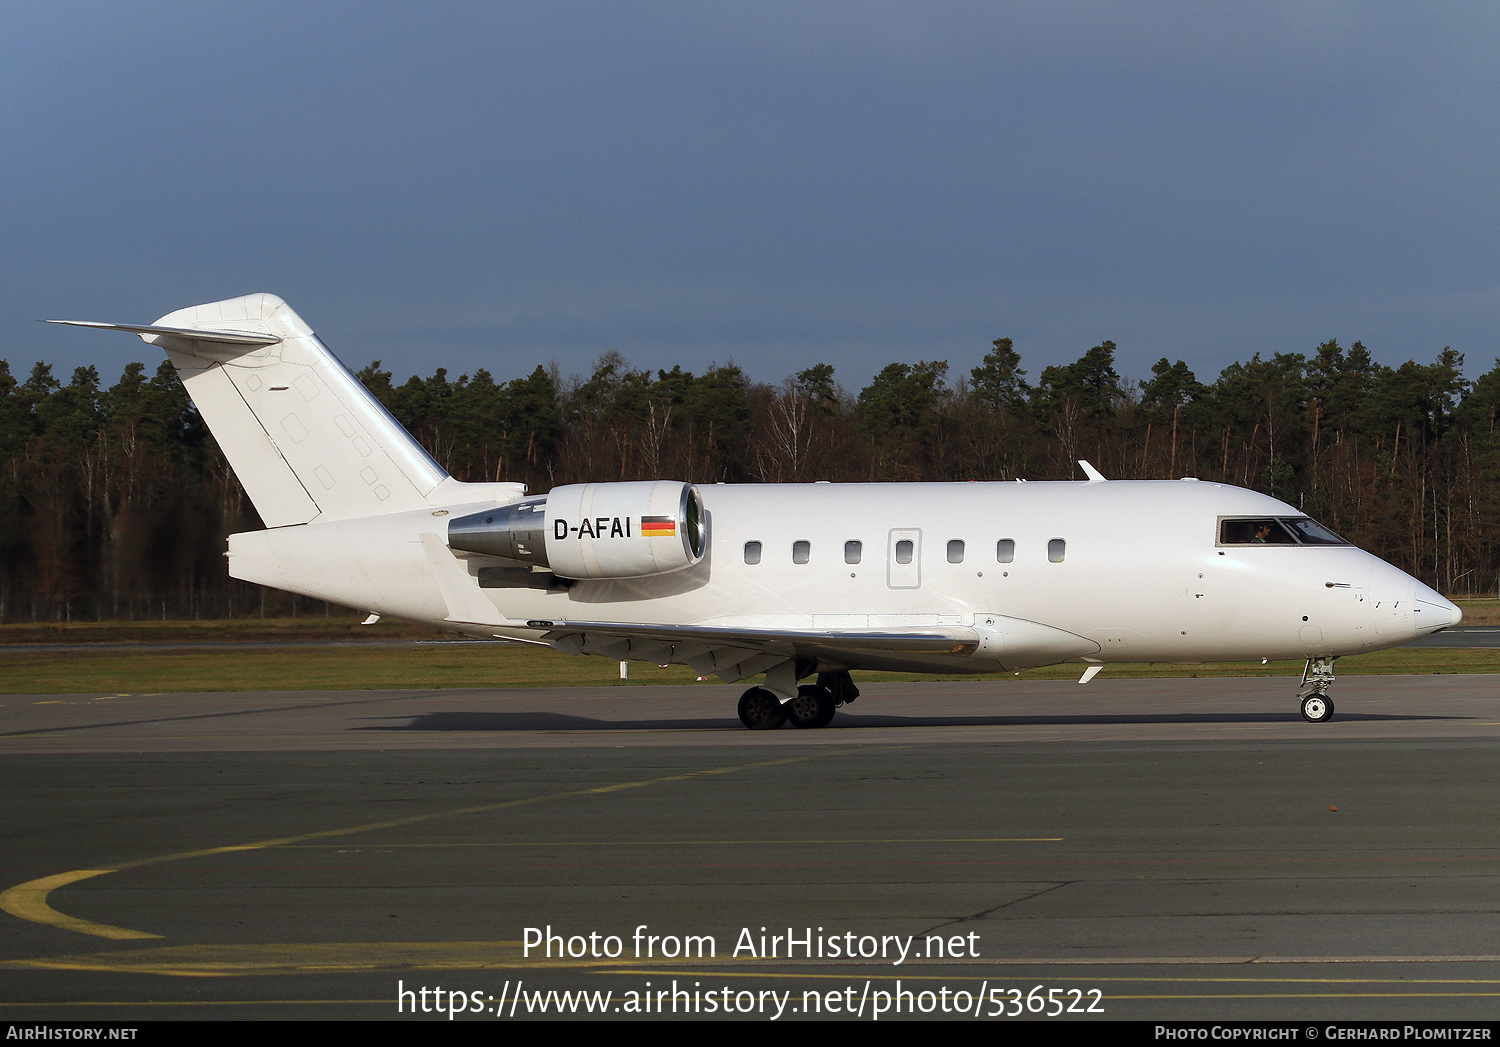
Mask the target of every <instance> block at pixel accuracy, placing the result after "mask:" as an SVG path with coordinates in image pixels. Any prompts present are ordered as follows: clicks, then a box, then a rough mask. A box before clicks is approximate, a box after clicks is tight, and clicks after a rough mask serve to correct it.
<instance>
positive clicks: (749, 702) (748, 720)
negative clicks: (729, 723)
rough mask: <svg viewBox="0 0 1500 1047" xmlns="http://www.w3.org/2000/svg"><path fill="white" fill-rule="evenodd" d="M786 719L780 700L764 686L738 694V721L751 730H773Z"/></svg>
mask: <svg viewBox="0 0 1500 1047" xmlns="http://www.w3.org/2000/svg"><path fill="white" fill-rule="evenodd" d="M785 719H786V712H785V711H784V710H783V709H782V707H781V700H780V699H779V698H777V697H776V696H775V695H774V694H772V693H771V692H770V691H768V690H766V689H765V688H764V687H752V688H750V689H749V690H748V691H746V692H745V693H744V694H742V695H740V723H742V724H744V725H745V726H746V727H748V728H750V730H752V731H774V730H776V728H778V727H780V726H781V722H782V721H783V720H785Z"/></svg>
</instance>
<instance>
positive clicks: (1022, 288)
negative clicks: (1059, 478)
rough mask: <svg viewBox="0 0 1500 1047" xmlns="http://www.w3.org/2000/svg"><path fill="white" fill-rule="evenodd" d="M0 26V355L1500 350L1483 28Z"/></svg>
mask: <svg viewBox="0 0 1500 1047" xmlns="http://www.w3.org/2000/svg"><path fill="white" fill-rule="evenodd" d="M0 14H3V23H0V24H3V25H4V27H5V31H4V32H3V33H0V87H3V97H4V99H5V105H4V106H3V108H0V150H3V153H4V156H3V159H4V162H3V163H0V186H3V190H4V201H5V206H4V211H3V225H0V242H3V243H4V247H5V249H4V253H3V256H0V257H3V272H0V357H4V358H7V359H9V360H10V362H11V366H12V369H13V370H15V371H17V372H19V373H21V374H24V373H25V372H26V371H27V370H28V369H29V368H30V365H31V362H32V361H33V360H36V359H47V360H49V361H52V362H53V363H54V364H55V366H56V370H57V372H58V373H59V376H60V377H62V378H64V379H65V380H66V377H67V375H68V373H69V372H70V371H71V369H72V368H73V367H75V366H77V365H79V364H83V363H90V362H92V363H96V364H98V365H99V367H100V371H101V373H102V374H103V376H104V378H105V380H106V381H111V382H112V381H113V380H114V379H115V377H116V376H117V375H118V373H119V370H120V367H121V366H123V364H124V363H125V362H126V361H128V360H130V359H145V360H148V361H149V362H150V363H151V364H152V365H153V366H154V364H155V359H154V357H153V356H152V355H151V354H152V353H154V350H150V349H149V347H146V346H144V345H141V344H140V343H139V342H137V341H134V340H132V339H129V338H126V337H125V336H123V335H111V334H106V333H90V332H84V331H79V330H76V329H73V330H69V329H53V328H50V327H46V326H44V325H41V324H37V323H35V322H34V321H35V320H36V319H37V318H41V317H67V318H78V319H100V320H118V321H127V322H142V321H150V320H153V319H155V318H156V317H158V316H160V315H162V314H164V313H166V312H169V311H170V310H173V309H176V308H179V307H181V306H184V305H189V304H193V303H196V302H203V301H211V300H214V299H218V298H225V297H230V296H233V295H239V294H245V293H248V292H251V291H272V292H275V293H277V294H280V295H281V296H283V297H284V298H286V299H287V300H288V301H289V302H290V303H291V304H292V306H293V307H294V308H296V309H297V310H298V312H300V313H301V314H302V315H303V316H304V317H305V318H306V319H307V320H308V321H309V323H311V324H312V325H313V327H314V328H316V329H317V330H318V332H319V333H320V334H321V335H322V336H323V338H324V339H325V341H327V342H328V343H329V345H330V346H331V347H332V348H333V350H334V351H335V352H336V353H338V354H339V355H340V356H341V357H342V358H343V359H344V360H345V361H346V362H347V363H349V364H350V365H351V366H354V367H359V366H361V365H363V364H365V363H367V362H368V361H369V360H371V359H373V358H376V357H379V358H382V359H383V360H384V361H385V364H386V366H387V367H389V368H391V369H392V370H394V371H395V372H396V373H397V376H398V378H404V377H405V376H406V375H408V374H410V373H412V372H419V373H422V374H429V373H431V371H432V370H433V369H434V368H435V367H437V366H440V365H444V366H447V367H448V368H449V369H450V371H452V372H453V373H455V374H456V373H458V372H461V371H472V370H474V369H477V368H480V367H485V368H488V369H489V370H490V371H491V373H493V374H494V375H495V376H496V377H497V378H501V379H504V378H510V377H515V376H517V375H521V374H524V373H527V372H529V371H530V370H531V369H532V368H533V367H534V366H535V365H536V364H537V363H545V362H547V361H549V360H554V359H555V360H556V361H557V362H558V363H559V365H560V366H561V367H562V369H563V371H564V373H579V372H586V371H587V370H588V368H589V366H590V364H591V363H592V361H593V360H594V359H595V358H596V357H597V356H598V355H599V353H601V352H602V351H604V350H606V349H610V348H614V349H619V350H620V351H622V352H623V353H624V354H625V355H626V356H627V358H629V359H630V361H631V362H632V363H635V364H637V365H640V366H648V367H652V368H655V367H670V366H671V365H673V364H679V363H680V364H682V365H683V366H684V367H686V368H688V369H690V370H695V371H696V370H701V369H702V368H703V367H704V366H706V365H707V364H708V363H710V362H712V361H717V362H721V363H722V362H724V361H726V360H730V359H732V360H734V361H735V362H736V363H738V364H740V365H741V366H742V367H744V368H745V369H746V370H747V371H748V372H749V373H750V374H751V376H752V377H754V378H756V379H758V380H762V381H770V382H778V381H780V380H781V379H782V378H783V377H785V376H786V375H787V374H789V373H791V372H793V371H795V370H798V369H800V368H802V367H805V366H808V365H809V364H811V363H814V362H818V361H827V362H829V363H832V364H833V365H834V366H835V367H836V368H837V377H838V378H839V379H840V380H841V381H842V382H843V383H844V384H845V386H846V387H848V388H851V389H858V388H859V387H860V386H861V385H863V384H864V383H865V382H867V381H868V379H869V378H870V376H871V375H872V374H874V372H876V371H877V370H879V369H880V368H881V367H883V366H884V365H885V364H887V363H889V362H891V361H893V360H903V361H915V360H918V359H946V360H948V361H949V363H950V364H951V366H952V368H953V370H952V372H951V373H952V374H955V375H956V374H958V373H964V372H966V371H967V370H968V369H969V368H970V367H972V366H974V365H975V364H977V363H978V362H979V359H980V357H981V356H982V355H983V353H984V352H985V351H986V349H987V348H988V345H989V342H990V341H991V340H993V339H995V338H997V337H1001V336H1008V337H1011V338H1013V339H1015V341H1016V345H1017V348H1018V349H1019V350H1020V351H1021V353H1022V357H1023V362H1024V365H1025V366H1026V367H1027V369H1028V370H1029V371H1030V377H1031V378H1033V379H1034V378H1035V377H1036V376H1037V374H1038V373H1039V372H1040V370H1041V368H1042V367H1044V366H1046V365H1047V364H1049V363H1065V362H1069V361H1072V360H1074V359H1076V358H1078V357H1079V356H1080V355H1082V353H1083V352H1084V351H1085V350H1087V349H1088V348H1089V347H1090V346H1093V345H1095V344H1097V343H1098V342H1099V341H1101V340H1103V339H1105V338H1111V339H1113V340H1114V341H1115V342H1117V343H1118V345H1119V348H1120V353H1119V358H1118V364H1119V369H1120V370H1121V371H1122V373H1125V374H1127V375H1130V376H1133V377H1137V378H1140V377H1148V376H1149V371H1150V366H1151V364H1152V363H1153V362H1155V361H1156V360H1157V359H1158V358H1160V357H1162V356H1168V357H1170V358H1172V359H1177V358H1179V357H1180V358H1182V359H1185V360H1186V361H1187V362H1188V363H1189V365H1190V366H1192V367H1193V368H1194V370H1195V371H1196V372H1197V373H1198V375H1199V377H1200V378H1203V379H1205V380H1212V379H1213V378H1214V377H1215V376H1216V375H1217V374H1218V372H1219V370H1220V369H1221V368H1222V367H1223V366H1224V365H1226V364H1227V363H1229V362H1231V361H1233V360H1236V359H1247V358H1248V357H1249V356H1250V354H1251V353H1253V352H1257V351H1259V352H1262V353H1265V354H1270V353H1272V352H1286V351H1298V352H1307V351H1310V350H1311V349H1312V348H1313V347H1314V346H1316V345H1317V343H1319V342H1321V341H1323V340H1325V339H1327V338H1338V339H1340V340H1341V341H1342V342H1343V343H1344V344H1346V345H1347V344H1348V343H1349V342H1352V341H1353V340H1355V339H1362V340H1363V341H1364V342H1365V344H1366V345H1368V346H1369V347H1370V348H1371V349H1372V351H1373V352H1374V354H1375V356H1376V358H1377V359H1380V360H1383V361H1385V362H1388V363H1394V362H1399V361H1401V360H1405V359H1410V358H1415V359H1418V360H1422V361H1428V360H1431V359H1432V358H1433V357H1434V356H1435V355H1436V354H1437V352H1438V351H1439V350H1441V349H1442V348H1443V346H1445V345H1451V346H1453V347H1454V348H1456V349H1458V350H1460V351H1461V352H1463V353H1465V354H1466V355H1467V357H1468V370H1469V373H1470V375H1471V376H1473V375H1477V374H1479V373H1482V372H1483V371H1485V370H1488V369H1489V368H1490V367H1491V366H1493V363H1494V359H1495V357H1496V355H1497V353H1500V344H1497V340H1496V338H1495V332H1496V330H1497V321H1500V236H1497V233H1500V229H1497V201H1496V185H1495V183H1496V181H1497V171H1500V126H1497V124H1500V92H1497V86H1500V84H1497V81H1500V63H1497V61H1496V55H1497V54H1500V9H1496V8H1494V7H1493V6H1492V5H1483V4H1424V5H1391V4H1352V3H1317V2H1295V3H1274V2H1264V3H1242V4H1204V3H1200V2H1183V3H1138V4H1124V3H1077V4H1067V3H1047V4H1020V5H1009V4H1003V3H995V2H985V3H973V4H966V3H952V4H944V3H909V4H896V3H877V2H862V3H839V4H820V3H810V2H806V0H802V2H798V3H790V4H777V3H755V4H741V5H728V4H716V3H715V4H709V3H703V4H677V3H658V4H652V3H617V2H616V3H566V2H549V3H545V4H532V3H526V4H503V3H473V4H470V3H423V4H389V3H375V2H358V3H309V2H299V3H295V4H292V3H285V4H283V3H233V2H221V0H214V2H211V3H210V2H207V0H196V2H192V3H182V2H157V3H151V2H133V3H130V4H120V3H115V2H99V3H68V2H60V0H47V2H44V3H32V2H25V0H12V2H10V3H8V4H6V5H5V7H4V9H3V12H0Z"/></svg>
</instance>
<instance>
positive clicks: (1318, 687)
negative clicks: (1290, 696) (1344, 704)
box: [1300, 655, 1338, 723]
mask: <svg viewBox="0 0 1500 1047" xmlns="http://www.w3.org/2000/svg"><path fill="white" fill-rule="evenodd" d="M1336 661H1338V658H1336V657H1334V658H1329V657H1327V656H1325V655H1319V656H1318V657H1316V658H1309V659H1308V660H1307V666H1306V667H1305V668H1304V669H1303V670H1302V694H1301V695H1300V697H1301V699H1302V718H1303V719H1304V720H1306V721H1307V722H1308V723H1327V722H1328V721H1329V720H1331V719H1333V699H1331V698H1329V697H1328V688H1329V685H1331V684H1332V683H1333V663H1334V662H1336Z"/></svg>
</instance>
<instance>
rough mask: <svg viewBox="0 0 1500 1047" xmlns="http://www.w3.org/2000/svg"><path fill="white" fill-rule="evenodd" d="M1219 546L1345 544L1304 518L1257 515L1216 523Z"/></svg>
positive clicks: (1329, 532)
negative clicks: (1217, 525) (1217, 524)
mask: <svg viewBox="0 0 1500 1047" xmlns="http://www.w3.org/2000/svg"><path fill="white" fill-rule="evenodd" d="M1219 544H1220V545H1348V544H1349V543H1348V542H1346V541H1344V539H1342V538H1340V537H1339V536H1338V535H1336V534H1334V533H1333V532H1332V531H1330V530H1329V529H1328V528H1326V527H1324V526H1323V525H1322V524H1320V523H1318V522H1317V521H1316V520H1311V519H1308V518H1307V517H1306V516H1282V517H1270V516H1256V517H1240V518H1238V519H1220V520H1219Z"/></svg>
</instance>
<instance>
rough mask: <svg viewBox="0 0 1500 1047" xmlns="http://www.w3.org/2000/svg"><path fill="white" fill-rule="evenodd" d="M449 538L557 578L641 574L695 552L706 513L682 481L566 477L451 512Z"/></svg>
mask: <svg viewBox="0 0 1500 1047" xmlns="http://www.w3.org/2000/svg"><path fill="white" fill-rule="evenodd" d="M448 546H449V548H452V549H457V550H461V551H464V552H472V553H483V554H485V555H489V556H500V557H504V558H505V559H507V560H517V561H520V562H522V563H528V564H532V565H534V566H537V567H543V568H546V569H547V570H550V571H551V572H552V573H553V574H555V575H557V576H558V577H561V578H580V579H582V578H643V577H646V576H649V575H654V574H666V573H668V572H670V571H678V570H681V569H682V568H684V567H691V566H692V565H693V564H696V563H697V562H698V561H700V560H702V559H703V555H704V553H705V552H706V551H707V549H708V519H707V516H706V515H705V513H704V511H703V496H702V495H700V494H699V493H698V489H697V488H696V487H694V486H693V485H692V484H688V483H682V482H681V481H677V480H647V481H641V482H637V483H596V484H569V485H568V486H566V487H558V488H555V489H554V490H553V491H551V492H550V493H549V494H547V495H545V496H542V497H538V498H527V499H524V500H522V501H519V502H513V503H511V504H509V505H504V506H499V507H497V508H495V509H487V510H485V511H484V512H479V513H471V514H470V515H468V516H462V517H459V518H457V519H455V520H453V521H452V522H451V523H449V524H448Z"/></svg>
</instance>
